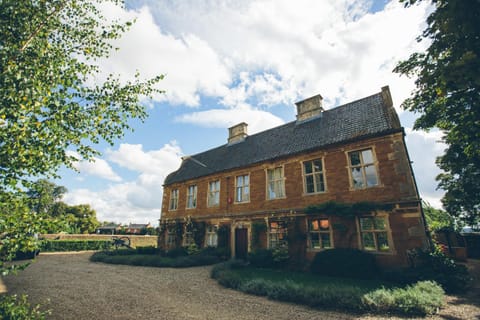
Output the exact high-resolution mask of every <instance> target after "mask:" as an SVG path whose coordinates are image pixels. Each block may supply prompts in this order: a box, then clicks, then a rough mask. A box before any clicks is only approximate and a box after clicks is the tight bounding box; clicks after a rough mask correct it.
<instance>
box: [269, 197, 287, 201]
mask: <svg viewBox="0 0 480 320" xmlns="http://www.w3.org/2000/svg"><path fill="white" fill-rule="evenodd" d="M281 199H287V197H278V198H273V199H268V198H267V201H274V200H281Z"/></svg>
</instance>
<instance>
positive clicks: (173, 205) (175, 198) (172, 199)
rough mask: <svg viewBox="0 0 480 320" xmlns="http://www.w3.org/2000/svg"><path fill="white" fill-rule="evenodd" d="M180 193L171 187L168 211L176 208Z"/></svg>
mask: <svg viewBox="0 0 480 320" xmlns="http://www.w3.org/2000/svg"><path fill="white" fill-rule="evenodd" d="M179 195H180V191H179V190H178V189H172V190H171V191H170V202H169V205H168V210H169V211H175V210H177V209H178V198H179Z"/></svg>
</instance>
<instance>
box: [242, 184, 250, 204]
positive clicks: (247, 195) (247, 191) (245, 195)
mask: <svg viewBox="0 0 480 320" xmlns="http://www.w3.org/2000/svg"><path fill="white" fill-rule="evenodd" d="M248 199H250V189H249V188H248V186H246V187H244V188H243V201H248Z"/></svg>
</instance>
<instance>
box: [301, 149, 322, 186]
mask: <svg viewBox="0 0 480 320" xmlns="http://www.w3.org/2000/svg"><path fill="white" fill-rule="evenodd" d="M318 160H319V161H320V163H321V164H322V170H321V171H315V166H314V165H313V162H314V161H318ZM306 163H311V165H312V172H311V173H306V172H305V171H306V170H305V164H306ZM302 176H303V193H304V194H305V195H311V194H318V193H325V192H327V181H326V178H325V163H324V161H323V157H322V158H316V159H311V160H307V161H303V162H302ZM309 176H312V177H313V188H314V191H313V192H308V190H307V177H309ZM318 176H321V179H322V183H323V190H320V191H319V190H317V181H316V180H317V179H319V178H318Z"/></svg>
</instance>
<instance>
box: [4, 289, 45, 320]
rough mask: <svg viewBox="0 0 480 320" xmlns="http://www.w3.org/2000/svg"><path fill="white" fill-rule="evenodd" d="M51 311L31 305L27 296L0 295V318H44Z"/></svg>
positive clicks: (35, 319)
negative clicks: (43, 310)
mask: <svg viewBox="0 0 480 320" xmlns="http://www.w3.org/2000/svg"><path fill="white" fill-rule="evenodd" d="M48 314H49V312H42V311H40V307H39V306H38V305H37V306H34V307H32V306H30V304H29V303H28V301H27V296H25V295H22V296H20V297H18V296H17V295H0V318H1V319H4V320H44V319H46V316H47V315H48Z"/></svg>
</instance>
